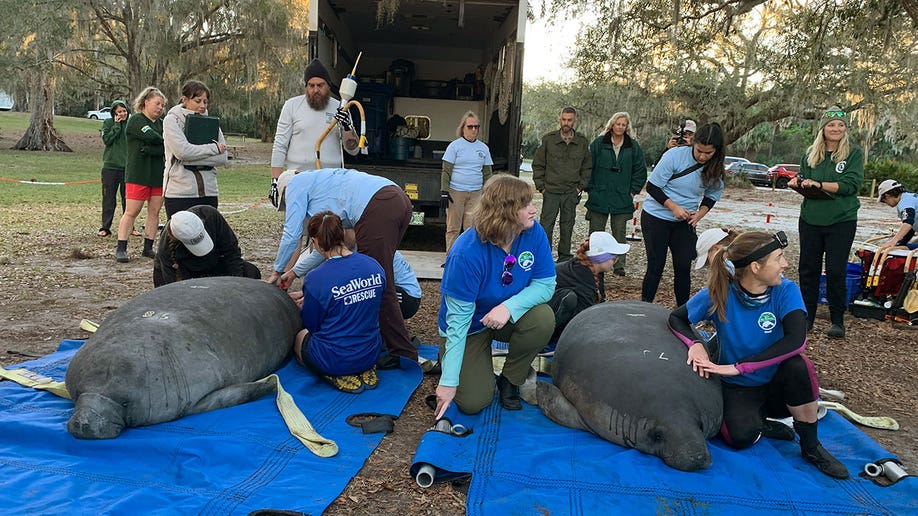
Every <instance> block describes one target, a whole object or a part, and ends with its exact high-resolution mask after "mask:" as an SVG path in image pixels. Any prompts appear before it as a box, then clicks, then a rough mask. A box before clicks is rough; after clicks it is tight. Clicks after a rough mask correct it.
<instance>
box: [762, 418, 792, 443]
mask: <svg viewBox="0 0 918 516" xmlns="http://www.w3.org/2000/svg"><path fill="white" fill-rule="evenodd" d="M762 435H764V436H765V438H766V439H777V440H779V441H793V440H794V431H793V430H791V428H790V427H789V426H787V425H785V424H784V423H781V422H779V421H772V420H771V419H766V420H765V421H763V422H762Z"/></svg>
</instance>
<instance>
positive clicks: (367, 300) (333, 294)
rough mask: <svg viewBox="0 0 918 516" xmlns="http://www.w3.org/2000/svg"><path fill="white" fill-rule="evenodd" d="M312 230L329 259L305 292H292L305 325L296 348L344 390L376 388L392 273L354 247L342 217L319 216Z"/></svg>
mask: <svg viewBox="0 0 918 516" xmlns="http://www.w3.org/2000/svg"><path fill="white" fill-rule="evenodd" d="M306 231H307V234H308V236H309V240H310V241H311V242H312V245H313V247H314V248H315V249H316V251H318V252H319V253H321V254H322V256H323V257H324V258H325V261H324V262H323V263H322V265H319V266H318V267H316V268H315V269H313V270H312V271H310V272H309V273H308V274H307V275H306V280H305V281H304V282H303V292H302V294H299V293H296V294H291V297H293V298H294V299H295V300H296V301H297V304H299V305H300V308H301V309H300V316H301V318H302V319H303V327H304V328H305V329H303V330H301V331H300V332H299V333H298V334H297V336H296V341H295V343H294V346H293V352H294V354H295V355H296V358H297V361H299V363H300V364H302V365H303V366H305V367H306V368H308V369H310V370H311V371H313V372H315V373H316V374H318V375H320V376H321V377H322V379H323V380H325V381H327V382H328V383H330V384H331V385H332V386H334V387H335V388H336V389H338V390H340V391H343V392H348V393H352V394H357V393H360V392H363V390H364V389H374V388H376V385H377V384H378V383H379V377H378V376H377V375H376V359H377V358H378V357H379V353H380V351H382V345H383V343H382V337H381V336H380V333H379V307H380V305H381V304H382V299H383V292H385V290H386V273H385V271H383V268H382V266H380V265H379V263H378V262H377V261H376V260H374V259H373V258H370V257H369V256H366V255H364V254H360V253H355V252H352V251H351V250H350V249H349V248H348V245H347V244H346V243H345V239H344V225H343V224H342V222H341V218H340V217H338V216H337V215H335V214H334V213H332V212H331V211H322V212H319V213H317V214H315V215H314V216H313V217H312V218H311V219H309V224H308V226H307V228H306Z"/></svg>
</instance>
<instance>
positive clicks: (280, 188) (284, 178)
mask: <svg viewBox="0 0 918 516" xmlns="http://www.w3.org/2000/svg"><path fill="white" fill-rule="evenodd" d="M299 173H300V171H299V170H296V169H293V168H290V169H287V170H285V171H284V172H283V173H282V174H281V175H280V176H278V177H277V211H285V210H286V209H287V197H286V195H285V194H286V190H287V183H289V182H290V180H291V179H293V176H295V175H297V174H299Z"/></svg>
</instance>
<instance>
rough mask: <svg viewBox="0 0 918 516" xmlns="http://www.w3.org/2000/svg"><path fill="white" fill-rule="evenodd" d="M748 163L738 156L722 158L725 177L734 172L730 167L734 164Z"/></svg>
mask: <svg viewBox="0 0 918 516" xmlns="http://www.w3.org/2000/svg"><path fill="white" fill-rule="evenodd" d="M749 162H750V161H749V160H748V159H746V158H740V157H738V156H724V172H725V173H726V174H727V175H730V174H732V173H733V172H734V170H733V168H732V166H733V165H734V164H736V163H749Z"/></svg>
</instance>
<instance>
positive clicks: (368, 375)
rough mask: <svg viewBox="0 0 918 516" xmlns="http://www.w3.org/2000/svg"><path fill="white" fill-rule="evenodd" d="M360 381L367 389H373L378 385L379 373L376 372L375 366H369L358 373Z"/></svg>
mask: <svg viewBox="0 0 918 516" xmlns="http://www.w3.org/2000/svg"><path fill="white" fill-rule="evenodd" d="M360 382H361V383H363V386H364V387H366V388H367V389H375V388H376V386H377V385H379V375H377V374H376V367H375V366H374V367H371V368H370V369H367V370H366V371H364V372H362V373H360Z"/></svg>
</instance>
